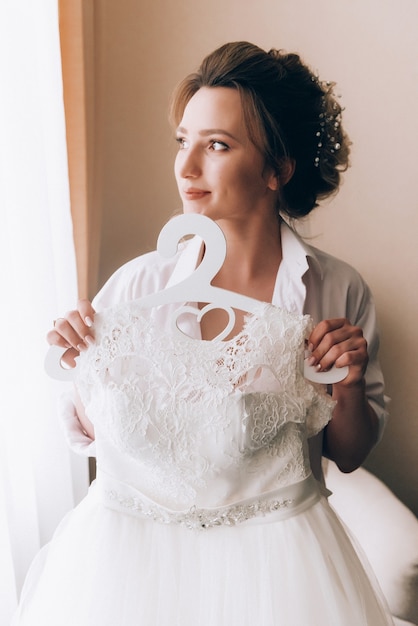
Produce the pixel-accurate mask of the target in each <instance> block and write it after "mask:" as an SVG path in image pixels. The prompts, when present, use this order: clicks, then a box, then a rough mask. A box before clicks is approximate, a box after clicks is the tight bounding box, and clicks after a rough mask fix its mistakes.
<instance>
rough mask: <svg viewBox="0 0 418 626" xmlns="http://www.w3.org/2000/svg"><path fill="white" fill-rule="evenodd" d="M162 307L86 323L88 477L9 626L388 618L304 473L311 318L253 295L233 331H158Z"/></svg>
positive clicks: (320, 422)
mask: <svg viewBox="0 0 418 626" xmlns="http://www.w3.org/2000/svg"><path fill="white" fill-rule="evenodd" d="M163 308H164V307H162V308H160V309H148V310H144V309H143V308H141V305H140V303H139V302H138V301H134V302H131V303H124V304H121V305H118V306H117V307H114V308H111V309H107V310H105V311H103V312H102V313H100V314H98V315H96V318H95V336H96V342H95V344H94V345H93V346H91V347H90V348H89V349H88V350H87V351H86V352H85V353H83V354H82V355H81V357H80V359H79V365H78V368H77V385H78V388H79V391H80V394H81V397H82V400H83V402H84V404H85V406H86V409H87V413H88V415H89V418H90V420H91V421H92V422H93V423H94V427H95V434H96V445H97V467H98V473H97V479H96V481H95V482H94V483H93V485H92V486H91V488H90V491H89V493H88V495H87V496H86V498H85V499H84V500H83V501H82V502H81V504H80V505H79V506H78V507H77V508H76V509H75V510H74V511H73V512H71V513H70V514H69V515H68V516H67V517H66V518H65V519H64V521H63V522H62V523H61V525H60V527H59V528H58V530H57V532H56V534H55V536H54V538H53V540H52V541H51V543H50V544H49V545H48V546H47V547H45V548H44V549H43V551H42V552H41V553H40V555H39V556H38V558H37V559H36V560H35V562H34V564H33V566H32V568H31V570H30V573H29V575H28V577H27V581H26V585H25V588H24V592H23V595H22V601H21V606H20V609H19V612H18V614H17V615H16V618H15V621H14V624H15V625H16V626H17V625H19V626H256V625H257V626H385V625H390V624H392V623H393V622H392V620H391V617H390V616H389V612H388V610H387V609H386V607H385V604H384V601H383V600H382V599H381V597H380V592H379V591H378V589H377V586H376V584H375V583H374V582H373V581H372V575H371V574H370V573H369V572H367V573H366V571H365V568H364V565H362V564H361V557H359V556H358V553H357V550H356V549H355V548H354V547H353V544H352V541H351V539H350V538H349V537H348V535H347V533H346V531H345V529H344V528H343V526H342V525H341V523H340V521H339V520H338V519H337V516H336V515H335V513H334V512H333V510H332V509H331V507H330V506H329V504H328V501H327V499H326V496H325V495H324V493H323V491H324V490H323V489H322V487H321V486H320V485H319V484H318V483H317V481H316V480H315V479H314V478H313V476H312V474H311V469H310V466H309V455H308V443H307V440H308V438H309V437H310V436H312V435H314V434H316V433H317V432H319V431H320V430H321V429H323V427H324V426H325V425H326V424H327V422H328V421H329V419H330V418H331V414H332V409H333V403H332V401H331V400H330V399H329V397H328V396H326V395H325V394H324V393H323V392H322V390H321V388H320V387H319V386H314V385H313V384H312V383H310V382H308V381H307V380H306V379H305V378H304V377H303V368H302V367H301V364H302V363H303V353H304V342H305V338H306V336H307V334H308V331H309V327H310V318H309V317H307V316H300V315H294V314H290V313H288V312H286V311H284V310H282V309H279V308H277V307H275V306H273V305H271V304H264V303H260V305H259V308H258V310H255V311H253V312H252V313H251V314H249V315H248V316H247V318H246V322H245V326H244V328H243V330H242V331H241V332H240V334H239V335H237V336H236V337H235V338H233V339H232V340H229V341H204V340H196V339H191V338H190V337H187V336H185V335H182V334H181V333H179V332H174V331H173V332H172V333H171V332H168V331H167V332H161V328H159V325H158V324H155V316H156V315H163V314H164V311H163ZM157 329H158V330H157Z"/></svg>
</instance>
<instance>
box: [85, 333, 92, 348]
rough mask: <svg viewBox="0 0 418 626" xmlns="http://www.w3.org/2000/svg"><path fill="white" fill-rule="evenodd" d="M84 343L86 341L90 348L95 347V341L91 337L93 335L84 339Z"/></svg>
mask: <svg viewBox="0 0 418 626" xmlns="http://www.w3.org/2000/svg"><path fill="white" fill-rule="evenodd" d="M84 341H85V342H86V343H87V344H88V345H89V346H91V345H93V343H94V339H93V337H91V335H86V336H85V337H84Z"/></svg>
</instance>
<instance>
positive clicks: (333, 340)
mask: <svg viewBox="0 0 418 626" xmlns="http://www.w3.org/2000/svg"><path fill="white" fill-rule="evenodd" d="M309 343H310V352H311V357H310V364H311V365H316V366H317V368H318V370H322V371H326V370H328V369H330V368H331V367H332V366H333V365H335V366H336V367H343V366H345V365H348V366H349V373H348V375H347V377H346V378H345V379H344V380H342V381H341V382H339V383H337V384H335V385H333V388H332V398H333V399H334V400H336V402H337V404H336V407H335V409H334V412H333V417H332V420H331V421H330V423H329V424H328V425H327V426H326V428H325V430H324V444H323V453H324V456H327V457H328V458H330V459H332V460H333V461H335V462H336V464H337V465H338V467H339V468H340V470H341V471H343V472H351V471H353V470H355V469H357V467H359V466H360V465H361V464H362V463H363V461H364V460H365V459H366V457H367V456H368V454H369V452H370V451H371V449H372V448H373V446H374V445H375V443H376V442H377V439H378V432H379V420H378V418H377V416H376V414H375V412H374V410H373V409H372V407H371V406H370V404H369V403H368V400H367V396H366V384H365V378H364V376H365V372H366V369H367V364H368V361H369V356H368V351H367V342H366V339H365V338H364V336H363V331H362V329H361V328H359V327H358V326H353V325H352V324H350V322H349V321H348V320H347V319H344V318H338V319H332V320H324V321H322V322H320V323H319V324H318V325H317V326H316V327H315V328H314V330H313V331H312V333H311V335H310V337H309Z"/></svg>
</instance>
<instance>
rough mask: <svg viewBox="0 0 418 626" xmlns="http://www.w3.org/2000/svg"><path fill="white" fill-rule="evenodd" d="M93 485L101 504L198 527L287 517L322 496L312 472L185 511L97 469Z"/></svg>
mask: <svg viewBox="0 0 418 626" xmlns="http://www.w3.org/2000/svg"><path fill="white" fill-rule="evenodd" d="M96 484H97V486H98V488H99V493H100V496H101V500H102V503H103V504H104V505H105V506H107V507H108V508H111V509H113V510H116V511H119V512H121V513H127V514H130V515H134V516H137V517H139V518H142V519H150V520H153V521H155V522H159V523H162V524H178V525H180V526H184V527H185V528H188V529H197V530H206V529H209V528H215V527H219V526H236V525H237V524H242V523H251V522H253V523H260V522H275V521H278V520H282V519H287V518H289V517H293V516H294V515H297V514H298V513H300V512H302V511H304V510H306V509H307V508H309V507H310V506H312V505H313V504H315V502H317V501H318V500H319V498H320V497H321V492H320V487H319V483H318V482H317V481H316V480H315V478H314V477H313V475H312V474H311V475H310V476H308V478H305V479H304V480H302V481H300V482H298V483H295V484H293V485H289V486H287V487H282V488H280V489H276V490H275V491H269V492H268V493H265V494H262V495H261V496H257V497H255V498H250V499H247V500H241V501H239V502H234V503H233V504H229V505H226V506H221V507H219V508H199V507H196V506H193V507H191V508H189V509H187V510H183V511H174V510H172V509H167V508H166V507H163V506H161V505H159V504H157V503H156V502H153V501H152V500H150V499H149V498H147V497H146V496H144V495H143V494H142V493H141V492H139V491H138V490H137V489H135V488H134V487H131V486H130V485H127V484H126V483H121V482H119V481H118V480H116V479H114V478H113V477H111V476H109V475H107V474H105V473H104V472H102V471H100V470H99V471H98V473H97V479H96Z"/></svg>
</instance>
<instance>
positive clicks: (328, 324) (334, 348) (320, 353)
mask: <svg viewBox="0 0 418 626" xmlns="http://www.w3.org/2000/svg"><path fill="white" fill-rule="evenodd" d="M308 342H309V351H310V357H309V364H310V365H315V366H316V367H317V369H318V371H320V370H323V371H327V370H329V369H330V368H331V367H333V366H334V365H335V366H336V367H343V366H346V365H348V366H350V374H351V376H349V378H348V379H347V380H346V382H353V381H354V379H355V380H360V379H361V378H362V377H363V376H364V373H365V371H366V367H367V363H368V353H367V342H366V340H365V338H364V336H363V331H362V329H361V328H359V327H358V326H353V325H352V324H350V322H349V321H348V320H346V319H344V318H338V319H331V320H323V321H322V322H320V323H319V324H318V325H317V326H316V327H315V328H314V330H313V331H312V333H311V335H310V337H309V340H308Z"/></svg>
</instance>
